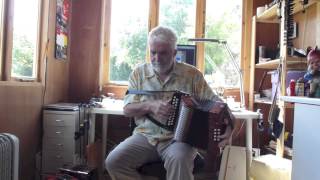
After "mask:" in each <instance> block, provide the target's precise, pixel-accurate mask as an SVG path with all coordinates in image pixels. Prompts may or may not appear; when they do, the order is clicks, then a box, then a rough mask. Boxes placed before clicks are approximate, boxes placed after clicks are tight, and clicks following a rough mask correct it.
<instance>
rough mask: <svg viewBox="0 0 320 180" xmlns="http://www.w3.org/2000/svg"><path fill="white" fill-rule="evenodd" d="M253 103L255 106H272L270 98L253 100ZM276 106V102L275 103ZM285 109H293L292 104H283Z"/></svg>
mask: <svg viewBox="0 0 320 180" xmlns="http://www.w3.org/2000/svg"><path fill="white" fill-rule="evenodd" d="M254 103H256V104H270V105H271V104H272V101H271V99H270V98H259V99H254ZM277 104H278V102H277ZM285 108H289V109H290V108H294V104H293V103H287V102H286V103H285Z"/></svg>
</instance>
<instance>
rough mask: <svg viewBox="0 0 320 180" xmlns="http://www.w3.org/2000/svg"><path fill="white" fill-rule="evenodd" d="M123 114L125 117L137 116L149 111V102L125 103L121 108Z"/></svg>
mask: <svg viewBox="0 0 320 180" xmlns="http://www.w3.org/2000/svg"><path fill="white" fill-rule="evenodd" d="M123 112H124V115H125V116H127V117H134V116H135V117H139V116H143V115H145V114H148V113H150V112H151V103H150V102H148V101H145V102H139V103H131V104H127V105H126V106H125V107H124V108H123Z"/></svg>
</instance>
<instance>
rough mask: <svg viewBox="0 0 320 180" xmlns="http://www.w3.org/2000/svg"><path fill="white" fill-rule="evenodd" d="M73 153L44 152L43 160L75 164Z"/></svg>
mask: <svg viewBox="0 0 320 180" xmlns="http://www.w3.org/2000/svg"><path fill="white" fill-rule="evenodd" d="M73 156H74V154H73V153H71V154H70V153H66V152H63V151H51V150H43V151H42V158H43V159H45V160H50V161H51V160H52V161H61V162H73V159H74V157H73Z"/></svg>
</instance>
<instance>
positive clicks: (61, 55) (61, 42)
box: [55, 0, 70, 59]
mask: <svg viewBox="0 0 320 180" xmlns="http://www.w3.org/2000/svg"><path fill="white" fill-rule="evenodd" d="M69 19H70V0H57V14H56V45H55V58H56V59H67V56H68V54H67V52H68V35H69V34H68V32H69Z"/></svg>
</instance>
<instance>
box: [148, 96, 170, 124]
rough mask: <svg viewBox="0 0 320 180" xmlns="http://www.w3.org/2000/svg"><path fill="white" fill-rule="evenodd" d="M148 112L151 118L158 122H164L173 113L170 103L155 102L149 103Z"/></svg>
mask: <svg viewBox="0 0 320 180" xmlns="http://www.w3.org/2000/svg"><path fill="white" fill-rule="evenodd" d="M150 106H151V108H150V110H151V113H152V114H153V116H154V117H155V118H156V119H157V120H160V121H162V122H163V121H165V120H167V119H168V118H169V116H170V115H171V114H172V112H173V111H174V108H173V106H172V105H171V104H170V101H169V100H168V101H163V100H156V101H152V102H150Z"/></svg>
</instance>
